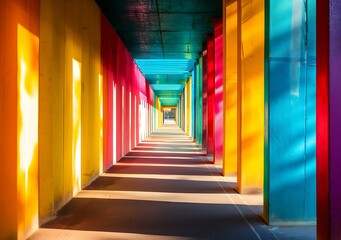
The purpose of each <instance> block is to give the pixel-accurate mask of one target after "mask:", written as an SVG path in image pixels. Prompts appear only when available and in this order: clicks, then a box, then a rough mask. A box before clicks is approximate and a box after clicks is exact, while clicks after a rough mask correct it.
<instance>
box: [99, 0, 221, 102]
mask: <svg viewBox="0 0 341 240" xmlns="http://www.w3.org/2000/svg"><path fill="white" fill-rule="evenodd" d="M97 3H98V5H99V6H100V7H101V9H102V10H103V12H104V14H105V15H106V16H107V18H108V19H109V21H110V22H111V24H112V25H113V27H114V28H115V29H116V31H117V33H118V34H119V36H120V37H121V38H122V41H123V42H124V44H125V45H126V46H127V48H128V50H129V51H130V53H131V55H132V56H133V58H134V59H135V60H136V62H137V64H138V66H139V67H140V69H141V71H142V72H143V74H144V75H145V77H146V79H147V80H148V82H149V83H150V84H152V87H153V88H154V90H155V93H156V94H157V95H158V94H162V96H164V98H163V99H164V101H163V100H161V102H162V104H163V105H164V106H166V104H172V105H169V106H175V105H176V104H177V101H178V99H179V97H178V96H180V94H181V91H182V89H183V86H184V85H183V84H184V83H185V82H186V81H187V80H188V77H189V76H190V75H191V73H190V71H192V68H193V64H194V62H195V60H196V59H197V58H198V57H199V55H200V52H201V50H202V45H203V43H205V41H206V38H207V36H208V35H211V34H212V33H213V19H214V18H220V17H221V16H222V1H221V0H97ZM156 59H157V60H156ZM162 59H166V60H168V61H164V60H163V61H161V60H162ZM148 60H150V62H148ZM158 84H161V86H159V87H158V89H157V90H156V88H155V86H156V85H158ZM165 84H176V85H177V84H178V85H179V87H178V90H170V89H169V88H167V85H165ZM160 88H163V89H160ZM180 89H181V90H180ZM167 92H168V96H167ZM175 93H177V96H174V94H175ZM158 96H161V95H158ZM171 99H173V100H171Z"/></svg>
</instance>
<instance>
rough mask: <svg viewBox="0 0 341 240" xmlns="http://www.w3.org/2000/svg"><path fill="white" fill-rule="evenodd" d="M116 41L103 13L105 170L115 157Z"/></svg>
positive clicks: (102, 57)
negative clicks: (114, 67)
mask: <svg viewBox="0 0 341 240" xmlns="http://www.w3.org/2000/svg"><path fill="white" fill-rule="evenodd" d="M114 42H115V34H114V32H113V31H112V30H111V26H110V23H109V22H108V20H107V19H106V18H105V16H104V15H103V14H102V15H101V62H102V75H103V91H104V92H103V98H104V106H103V108H104V111H103V118H104V119H103V130H104V133H105V134H104V137H103V153H104V154H103V168H104V169H103V170H106V169H108V168H109V167H110V166H111V165H112V159H113V155H112V152H113V147H112V145H113V135H112V125H113V112H112V100H113V95H112V93H113V91H112V89H113V67H112V64H110V63H111V62H112V61H113V53H114V49H113V45H114V44H113V43H114Z"/></svg>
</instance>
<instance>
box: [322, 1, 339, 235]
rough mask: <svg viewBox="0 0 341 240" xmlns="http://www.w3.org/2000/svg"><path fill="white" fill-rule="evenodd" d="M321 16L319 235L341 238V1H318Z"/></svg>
mask: <svg viewBox="0 0 341 240" xmlns="http://www.w3.org/2000/svg"><path fill="white" fill-rule="evenodd" d="M316 8H317V9H318V10H319V14H318V15H317V22H316V23H317V87H316V90H317V93H316V104H317V106H316V108H317V109H316V117H317V119H316V121H317V123H316V129H317V132H316V135H317V139H316V140H317V144H316V154H317V156H316V157H317V170H318V171H317V238H318V239H332V240H334V239H335V240H336V239H340V238H341V231H340V225H341V217H340V215H341V207H340V201H341V191H340V174H339V173H340V169H341V164H340V156H341V151H340V149H339V146H340V144H339V142H340V141H339V139H338V136H339V134H340V133H341V129H340V126H339V124H338V123H339V122H340V119H341V114H340V110H339V109H340V107H339V103H340V93H339V92H340V89H341V85H340V74H339V66H340V63H341V61H340V59H341V54H340V53H341V48H340V44H339V43H340V39H341V34H340V18H339V17H338V16H340V14H341V12H340V9H341V5H340V3H339V2H338V1H333V0H331V1H319V0H318V1H316Z"/></svg>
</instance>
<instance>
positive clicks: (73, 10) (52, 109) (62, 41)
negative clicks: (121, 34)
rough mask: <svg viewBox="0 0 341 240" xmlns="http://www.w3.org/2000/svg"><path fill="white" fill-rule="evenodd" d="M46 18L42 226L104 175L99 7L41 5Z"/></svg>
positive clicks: (50, 1) (53, 1)
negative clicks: (75, 196) (79, 192)
mask: <svg viewBox="0 0 341 240" xmlns="http://www.w3.org/2000/svg"><path fill="white" fill-rule="evenodd" d="M79 7H81V11H80V9H79ZM40 17H41V21H40V41H41V42H42V43H43V44H41V48H40V66H39V67H40V85H39V89H40V93H41V94H40V97H39V142H41V145H40V147H39V217H40V223H41V224H42V223H44V222H46V221H48V220H49V219H50V218H51V217H52V216H53V215H54V213H55V212H56V211H58V210H59V209H60V208H61V207H62V206H63V205H64V204H65V203H66V202H68V201H69V200H70V198H71V197H72V196H73V195H74V194H76V193H77V192H78V191H79V190H80V189H81V188H82V187H84V186H85V185H87V184H89V183H90V182H91V181H92V179H94V178H95V177H97V176H98V174H99V169H100V166H101V161H102V159H101V158H102V155H101V154H102V151H103V150H102V147H101V130H102V118H101V116H103V115H101V110H102V105H103V102H102V101H103V98H102V96H103V95H102V91H103V90H102V86H103V85H102V84H103V83H102V77H101V75H100V10H99V8H98V6H97V5H96V3H95V2H93V1H92V0H85V1H83V2H82V5H81V6H80V5H79V4H78V2H77V1H66V0H63V1H58V0H45V1H40ZM81 66H86V67H81Z"/></svg>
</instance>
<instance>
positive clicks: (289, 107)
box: [264, 0, 316, 224]
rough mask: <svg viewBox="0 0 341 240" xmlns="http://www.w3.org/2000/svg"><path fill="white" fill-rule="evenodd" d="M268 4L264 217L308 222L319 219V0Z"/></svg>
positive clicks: (269, 219) (271, 219) (279, 220)
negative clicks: (316, 160) (317, 27)
mask: <svg viewBox="0 0 341 240" xmlns="http://www.w3.org/2000/svg"><path fill="white" fill-rule="evenodd" d="M266 6H267V11H266V12H267V14H266V21H269V22H268V23H267V24H268V27H267V29H266V42H267V43H268V44H267V46H266V48H267V50H266V52H267V54H266V68H265V69H266V71H267V73H266V77H267V79H266V83H267V84H268V85H267V86H266V87H265V88H266V95H267V96H266V104H267V106H266V109H268V113H267V114H268V115H267V116H266V119H268V123H267V125H266V130H265V132H266V133H268V135H267V134H266V137H267V139H266V142H267V145H266V149H265V151H266V152H267V154H265V156H266V158H265V161H266V162H265V175H266V177H265V195H264V196H265V199H264V200H265V201H264V202H265V205H266V206H265V218H266V219H267V220H268V222H269V223H270V224H276V223H287V222H300V223H310V222H314V221H315V218H316V217H315V216H316V210H315V208H316V207H315V206H316V203H315V198H316V192H315V185H316V183H315V178H316V173H315V172H316V167H315V158H316V157H315V121H316V120H315V112H316V106H315V95H316V93H315V82H316V76H315V75H316V73H315V69H316V64H315V56H316V54H315V48H316V47H315V45H316V44H315V43H314V41H315V40H314V39H315V35H316V34H315V14H314V6H315V0H313V1H310V0H308V1H307V5H306V1H303V0H302V1H286V2H285V3H284V2H283V1H270V0H267V1H266ZM307 6H308V8H307ZM308 10H309V11H308ZM306 15H307V16H308V17H307V18H306ZM306 19H307V20H308V24H306ZM307 27H308V28H309V29H307ZM308 30H309V31H308ZM308 32H309V35H308Z"/></svg>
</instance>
